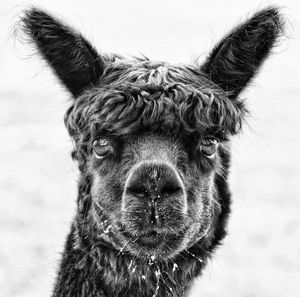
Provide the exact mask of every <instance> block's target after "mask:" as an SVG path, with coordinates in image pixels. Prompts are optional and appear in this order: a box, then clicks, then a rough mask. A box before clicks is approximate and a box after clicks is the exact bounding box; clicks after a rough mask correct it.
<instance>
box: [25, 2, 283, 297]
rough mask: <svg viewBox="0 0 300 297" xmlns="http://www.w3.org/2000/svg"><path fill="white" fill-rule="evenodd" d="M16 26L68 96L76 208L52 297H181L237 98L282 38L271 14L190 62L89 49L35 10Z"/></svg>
mask: <svg viewBox="0 0 300 297" xmlns="http://www.w3.org/2000/svg"><path fill="white" fill-rule="evenodd" d="M21 23H22V29H23V30H24V31H25V32H26V34H27V36H28V37H29V38H30V39H31V40H32V41H33V42H34V44H35V45H36V47H37V49H38V51H39V53H40V54H41V56H42V57H43V58H44V59H45V60H46V61H47V62H48V64H49V65H50V66H51V68H52V69H53V71H54V72H55V74H56V75H57V77H58V78H59V79H60V81H61V82H62V83H63V85H65V86H66V88H67V89H68V90H69V92H70V93H71V94H72V96H73V99H74V100H73V102H72V104H71V106H70V107H69V109H68V111H67V112H66V115H65V124H66V127H67V129H68V131H69V134H70V135H71V137H72V139H73V141H74V151H73V153H72V157H73V158H74V159H75V160H77V161H78V164H79V170H80V181H79V186H78V199H77V206H78V208H77V213H76V216H75V218H74V220H73V222H72V227H71V232H70V233H69V235H68V238H67V241H66V245H65V250H64V253H63V258H62V261H61V265H60V269H59V272H58V276H57V280H56V284H55V288H54V291H53V297H68V296H70V297H76V296H78V297H121V296H122V297H129V296H130V297H150V296H153V297H163V296H174V297H176V296H177V297H182V296H187V295H188V292H189V289H190V287H191V285H192V283H193V281H194V280H195V278H196V277H197V276H199V275H200V274H201V272H202V270H203V268H204V267H205V265H206V263H207V261H208V259H209V258H210V257H211V256H212V254H213V252H214V250H215V249H216V247H217V246H218V245H220V243H221V241H222V239H223V238H224V236H225V235H226V223H227V218H228V214H229V212H230V192H229V189H228V183H227V179H228V172H229V163H230V150H229V138H230V136H232V135H236V134H237V133H238V132H239V131H240V130H241V127H242V122H243V120H244V117H245V114H246V108H245V105H244V103H243V102H242V101H241V99H240V98H238V95H239V94H240V92H241V91H242V90H243V89H244V88H245V87H246V85H247V84H248V83H249V81H250V80H251V79H252V78H253V76H254V75H255V73H256V72H257V71H258V69H259V67H260V66H261V64H262V62H263V61H264V60H265V58H266V57H267V56H268V54H269V53H270V51H271V49H272V47H273V46H274V45H275V44H276V41H277V40H278V38H279V37H280V35H281V33H282V30H283V21H282V19H281V17H280V15H279V13H278V9H277V8H273V7H270V8H266V9H264V10H262V11H260V12H258V13H256V14H255V15H254V16H253V17H252V18H250V19H249V20H247V21H246V22H245V23H243V24H241V25H239V26H238V27H236V28H235V29H234V30H233V31H232V32H231V33H230V34H229V35H227V36H226V37H225V38H224V39H222V40H221V41H220V43H219V44H218V45H217V46H216V47H215V48H214V49H213V50H212V53H211V54H210V55H209V57H208V58H207V60H206V62H205V63H204V64H203V65H202V66H198V65H170V64H168V63H163V62H153V61H150V60H148V59H147V58H133V59H132V60H126V59H125V58H123V57H121V56H117V55H99V54H98V52H97V51H96V50H95V49H94V48H93V47H92V45H91V44H90V43H89V42H88V41H87V40H86V39H85V38H84V37H83V36H82V35H81V34H79V33H78V32H76V31H75V30H73V29H72V28H70V27H68V26H66V25H64V24H62V23H61V22H60V21H59V20H57V19H56V18H54V17H52V16H50V15H49V14H47V13H45V12H43V11H41V10H39V9H36V8H32V9H29V10H27V11H26V12H25V15H24V17H23V18H22V22H21ZM99 143H100V145H99ZM103 150H104V152H103ZM153 195H154V196H155V197H154V196H153Z"/></svg>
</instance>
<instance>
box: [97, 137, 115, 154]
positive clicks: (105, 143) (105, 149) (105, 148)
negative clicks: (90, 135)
mask: <svg viewBox="0 0 300 297" xmlns="http://www.w3.org/2000/svg"><path fill="white" fill-rule="evenodd" d="M93 150H94V153H95V156H96V158H97V159H103V158H105V157H106V156H107V155H108V154H110V153H112V152H113V147H112V145H111V142H110V141H109V140H108V139H96V140H94V142H93Z"/></svg>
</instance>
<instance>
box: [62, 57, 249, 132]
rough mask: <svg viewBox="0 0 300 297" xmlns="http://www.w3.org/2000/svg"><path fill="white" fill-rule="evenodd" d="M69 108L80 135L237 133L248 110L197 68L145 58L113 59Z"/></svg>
mask: <svg viewBox="0 0 300 297" xmlns="http://www.w3.org/2000/svg"><path fill="white" fill-rule="evenodd" d="M71 109H72V110H71V112H69V113H68V119H67V120H68V121H71V122H72V127H75V129H76V130H77V132H78V133H85V130H88V129H91V127H92V126H95V125H97V127H98V129H100V130H102V131H105V132H106V133H110V134H113V135H115V136H124V135H126V134H131V133H138V132H139V131H146V130H151V131H156V130H160V131H163V132H166V133H171V134H178V133H180V134H185V135H189V134H192V133H204V132H205V131H207V130H217V131H223V132H224V133H230V134H235V133H237V131H238V130H239V129H240V125H241V121H242V118H243V115H244V112H245V110H244V106H243V104H241V103H240V102H239V103H238V102H236V101H230V100H229V99H228V98H227V96H226V94H225V92H224V91H222V90H221V89H220V88H218V87H216V86H215V85H214V84H213V83H212V82H210V81H209V80H208V79H207V78H206V77H205V76H204V75H203V74H202V73H201V71H200V70H199V69H198V68H197V67H195V66H182V65H170V64H167V63H163V62H152V61H149V60H147V59H136V60H133V61H127V60H122V59H121V60H119V59H114V60H113V61H111V63H110V64H109V66H108V67H107V68H106V70H105V72H104V74H103V79H102V80H101V82H100V83H99V85H98V86H95V87H94V88H93V89H90V90H88V91H86V92H85V93H84V94H83V95H82V96H81V97H79V98H78V99H77V101H76V102H75V104H74V106H73V107H72V108H71Z"/></svg>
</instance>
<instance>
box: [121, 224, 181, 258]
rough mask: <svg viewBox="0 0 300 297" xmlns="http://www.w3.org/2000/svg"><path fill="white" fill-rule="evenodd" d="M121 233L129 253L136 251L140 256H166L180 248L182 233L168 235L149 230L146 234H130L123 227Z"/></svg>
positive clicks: (168, 233) (167, 233) (163, 232)
mask: <svg viewBox="0 0 300 297" xmlns="http://www.w3.org/2000/svg"><path fill="white" fill-rule="evenodd" d="M121 233H122V235H123V237H124V238H125V240H126V242H127V246H128V248H129V249H130V251H131V252H133V253H135V251H137V253H138V254H139V255H140V256H141V255H142V254H143V253H145V254H149V253H150V254H156V255H165V256H166V254H167V253H169V252H171V251H172V250H173V249H176V248H177V247H178V246H180V244H181V242H182V236H181V234H182V232H178V233H170V232H166V231H160V230H149V231H147V232H139V233H131V232H129V231H127V230H126V229H125V228H124V227H123V228H122V230H121ZM141 252H142V254H141Z"/></svg>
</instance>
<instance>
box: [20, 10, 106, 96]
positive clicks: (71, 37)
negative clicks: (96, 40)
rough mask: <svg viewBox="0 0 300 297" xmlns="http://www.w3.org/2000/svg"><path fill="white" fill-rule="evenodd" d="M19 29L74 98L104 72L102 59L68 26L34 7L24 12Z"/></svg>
mask: <svg viewBox="0 0 300 297" xmlns="http://www.w3.org/2000/svg"><path fill="white" fill-rule="evenodd" d="M21 27H22V30H23V32H25V34H26V35H27V36H28V37H29V38H30V40H32V41H33V43H34V44H35V46H36V48H37V50H38V52H39V53H40V55H41V56H42V57H43V58H44V59H45V60H46V61H47V63H48V64H49V65H50V67H51V68H52V69H53V70H54V72H55V73H56V75H57V76H58V78H59V79H60V80H61V82H62V83H63V84H64V85H65V86H66V87H67V89H68V90H69V91H70V92H71V93H72V94H73V96H74V97H77V96H79V95H80V94H81V92H82V91H83V90H84V89H85V88H87V87H88V86H90V85H92V84H94V83H96V82H97V81H98V80H99V79H100V77H101V75H102V73H103V71H104V63H103V60H102V58H101V57H100V56H99V54H98V53H97V51H96V50H95V49H94V47H93V46H92V45H91V44H90V43H89V42H88V41H87V40H86V39H85V38H84V37H83V36H82V35H81V34H80V33H78V32H77V31H75V30H74V29H72V28H71V27H69V26H67V25H65V24H63V23H62V22H61V21H59V20H58V19H57V18H55V17H53V16H51V15H50V14H48V13H46V12H45V11H43V10H40V9H38V8H34V7H33V8H30V9H28V10H26V11H25V12H24V16H23V17H22V18H21Z"/></svg>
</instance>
